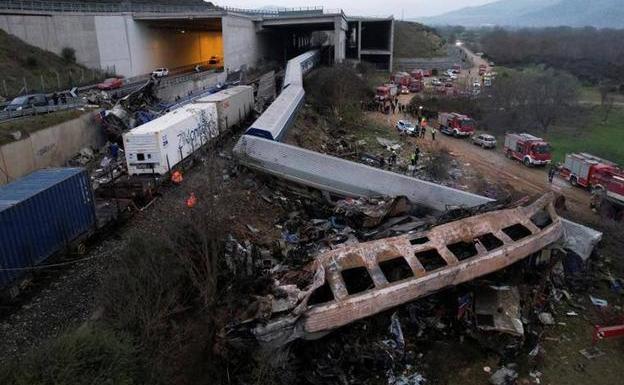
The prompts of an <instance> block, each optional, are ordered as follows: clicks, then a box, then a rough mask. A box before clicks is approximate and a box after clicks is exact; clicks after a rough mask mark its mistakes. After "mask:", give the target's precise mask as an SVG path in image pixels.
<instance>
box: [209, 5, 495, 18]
mask: <svg viewBox="0 0 624 385" xmlns="http://www.w3.org/2000/svg"><path fill="white" fill-rule="evenodd" d="M494 1H495V0H343V1H323V0H307V1H306V0H266V2H262V1H258V0H221V1H219V0H216V1H214V2H215V3H216V4H217V5H227V6H232V7H240V8H258V7H262V6H276V7H310V6H323V7H324V8H326V9H335V8H342V9H343V10H344V11H345V12H346V13H347V14H349V15H370V16H389V15H394V17H395V18H397V19H400V18H401V16H402V15H405V18H413V17H420V16H433V15H437V14H440V13H444V12H448V11H452V10H455V9H459V8H463V7H467V6H473V5H482V4H486V3H492V2H494Z"/></svg>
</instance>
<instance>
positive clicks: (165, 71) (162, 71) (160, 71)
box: [152, 68, 169, 78]
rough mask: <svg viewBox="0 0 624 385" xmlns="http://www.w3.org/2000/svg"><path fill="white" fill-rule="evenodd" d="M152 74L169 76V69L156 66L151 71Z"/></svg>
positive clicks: (159, 76)
mask: <svg viewBox="0 0 624 385" xmlns="http://www.w3.org/2000/svg"><path fill="white" fill-rule="evenodd" d="M152 76H155V77H157V78H162V77H165V76H169V69H168V68H156V69H155V70H154V71H152Z"/></svg>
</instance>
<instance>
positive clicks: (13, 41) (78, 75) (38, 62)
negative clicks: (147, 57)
mask: <svg viewBox="0 0 624 385" xmlns="http://www.w3.org/2000/svg"><path fill="white" fill-rule="evenodd" d="M0 73H1V74H2V80H3V83H0V95H1V96H3V97H12V96H14V95H16V94H18V93H19V92H20V90H22V88H23V87H24V79H25V81H26V84H27V85H28V91H29V92H34V91H41V88H42V81H43V89H44V90H45V91H49V90H56V89H58V84H59V82H60V85H61V87H69V86H70V85H77V84H78V83H80V82H88V81H93V80H94V79H96V80H97V79H99V78H101V77H102V74H98V73H95V72H93V71H90V70H89V69H87V68H85V67H83V66H81V65H78V64H75V63H68V62H67V61H65V60H63V58H61V57H60V56H58V55H56V54H54V53H52V52H49V51H45V50H42V49H40V48H37V47H33V46H31V45H29V44H27V43H25V42H24V41H22V40H20V39H18V38H17V37H15V36H13V35H10V34H8V33H6V32H5V31H3V30H1V29H0ZM42 79H43V80H42ZM5 87H6V89H5Z"/></svg>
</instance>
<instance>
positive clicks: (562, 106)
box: [485, 67, 579, 132]
mask: <svg viewBox="0 0 624 385" xmlns="http://www.w3.org/2000/svg"><path fill="white" fill-rule="evenodd" d="M578 90H579V83H578V81H577V80H576V78H574V77H573V76H571V75H570V74H568V73H565V72H561V71H556V70H553V69H544V68H543V67H533V68H529V69H526V70H524V71H509V72H508V73H506V74H505V75H504V76H501V77H499V79H497V80H496V81H495V82H494V87H493V89H492V91H491V95H490V96H491V97H489V98H487V99H486V102H485V104H486V108H485V109H486V110H487V117H486V121H488V125H491V126H494V127H500V126H503V127H505V128H506V129H507V130H510V129H511V130H526V129H533V128H535V126H537V127H538V128H540V129H541V131H543V132H547V131H548V129H549V128H550V127H551V126H552V125H553V124H554V123H556V122H557V121H559V120H562V119H564V118H566V117H568V116H569V115H571V114H572V113H574V112H575V111H576V110H577V109H578Z"/></svg>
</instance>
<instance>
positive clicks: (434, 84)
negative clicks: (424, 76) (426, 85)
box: [431, 78, 442, 87]
mask: <svg viewBox="0 0 624 385" xmlns="http://www.w3.org/2000/svg"><path fill="white" fill-rule="evenodd" d="M431 85H432V86H434V87H438V86H441V85H442V82H441V81H440V80H439V79H438V78H433V79H431Z"/></svg>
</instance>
